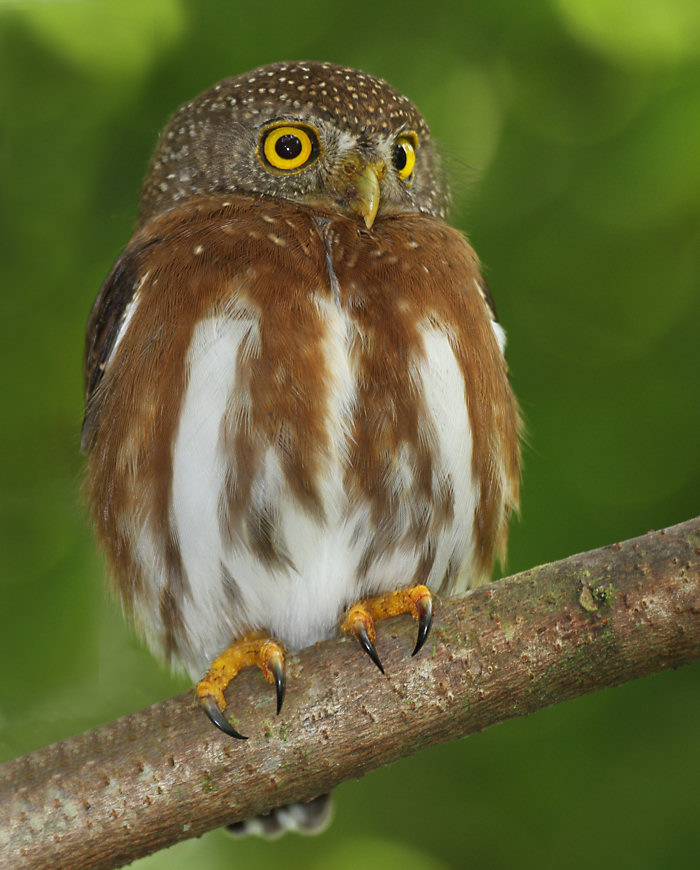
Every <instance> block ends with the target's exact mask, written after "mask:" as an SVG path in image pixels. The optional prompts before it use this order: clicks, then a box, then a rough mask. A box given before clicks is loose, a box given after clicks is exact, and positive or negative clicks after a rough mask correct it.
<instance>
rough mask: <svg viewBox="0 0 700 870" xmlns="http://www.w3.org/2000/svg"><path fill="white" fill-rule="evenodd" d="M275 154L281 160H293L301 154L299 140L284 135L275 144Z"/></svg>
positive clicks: (292, 136)
mask: <svg viewBox="0 0 700 870" xmlns="http://www.w3.org/2000/svg"><path fill="white" fill-rule="evenodd" d="M275 152H276V153H277V156H278V157H281V158H282V160H294V158H295V157H298V156H299V155H300V154H301V140H300V139H299V137H298V136H294V135H292V134H291V133H285V134H284V136H280V137H279V139H278V140H277V141H276V142H275Z"/></svg>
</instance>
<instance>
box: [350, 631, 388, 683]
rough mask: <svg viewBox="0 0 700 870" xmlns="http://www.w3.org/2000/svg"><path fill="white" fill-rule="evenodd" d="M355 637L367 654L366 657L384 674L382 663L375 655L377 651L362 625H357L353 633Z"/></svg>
mask: <svg viewBox="0 0 700 870" xmlns="http://www.w3.org/2000/svg"><path fill="white" fill-rule="evenodd" d="M353 634H354V635H355V637H356V638H357V639H358V640H359V641H360V646H361V647H362V649H363V650H364V651H365V652H366V653H367V655H368V656H369V657H370V658H371V659H372V661H373V662H374V663H375V665H376V666H377V667H378V668H379V670H380V671H381V672H382V673H384V666H383V665H382V661H381V659H380V658H379V655H378V654H377V650H376V648H375V646H374V644H373V643H372V641H371V640H370V638H369V634H368V633H367V629H366V628H365V626H364V625H359V626H358V627H357V628H356V629H355V631H354V632H353Z"/></svg>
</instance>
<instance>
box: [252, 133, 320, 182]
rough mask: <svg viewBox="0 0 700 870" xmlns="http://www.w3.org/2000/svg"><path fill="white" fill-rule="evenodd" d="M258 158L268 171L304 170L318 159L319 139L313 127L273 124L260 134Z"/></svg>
mask: <svg viewBox="0 0 700 870" xmlns="http://www.w3.org/2000/svg"><path fill="white" fill-rule="evenodd" d="M258 157H259V158H260V157H262V160H261V162H262V163H263V165H264V166H265V168H266V169H270V170H272V171H274V170H278V171H281V172H293V171H294V170H298V169H304V168H305V167H306V166H307V165H308V164H309V163H313V161H314V160H315V159H316V158H317V157H318V138H317V137H316V131H315V130H314V129H313V127H308V126H306V125H300V124H272V125H270V126H269V127H265V129H264V130H263V131H262V132H261V134H260V139H259V140H258Z"/></svg>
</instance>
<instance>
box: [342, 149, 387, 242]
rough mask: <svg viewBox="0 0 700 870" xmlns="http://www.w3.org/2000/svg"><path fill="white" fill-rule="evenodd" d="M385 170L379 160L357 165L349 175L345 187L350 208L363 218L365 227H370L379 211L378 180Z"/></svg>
mask: <svg viewBox="0 0 700 870" xmlns="http://www.w3.org/2000/svg"><path fill="white" fill-rule="evenodd" d="M385 172H386V166H385V165H384V163H383V162H382V161H380V162H378V163H366V164H365V165H364V166H360V167H358V170H357V172H355V173H353V175H352V176H351V177H350V183H349V185H348V188H347V193H348V199H349V201H350V208H351V209H352V210H353V211H354V212H355V214H357V215H359V216H360V217H361V218H364V221H365V225H366V227H367V229H371V227H372V224H373V223H374V219H375V218H376V216H377V212H378V211H379V199H380V187H379V182H380V180H381V178H382V176H383V175H384V173H385Z"/></svg>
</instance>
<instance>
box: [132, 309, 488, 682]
mask: <svg viewBox="0 0 700 870" xmlns="http://www.w3.org/2000/svg"><path fill="white" fill-rule="evenodd" d="M316 310H317V314H318V318H319V323H320V329H319V331H318V347H317V350H318V351H319V353H320V356H318V357H317V359H316V362H317V368H318V371H313V372H312V371H306V370H305V368H304V366H303V365H301V364H299V360H294V358H293V355H290V357H289V358H288V359H286V360H277V361H276V362H277V365H276V364H274V362H275V361H274V360H273V361H270V360H267V364H266V365H265V366H257V367H256V364H255V361H256V360H257V361H258V362H261V361H265V359H266V358H265V336H264V329H263V328H262V327H261V325H260V321H259V320H258V319H256V318H252V317H251V318H238V319H230V318H227V317H212V318H209V319H208V320H205V321H202V322H201V323H200V324H199V325H198V326H197V327H196V329H195V332H194V335H193V338H192V342H191V344H190V349H189V353H188V361H187V369H188V377H187V388H186V391H185V395H184V398H183V404H182V408H181V413H180V422H179V426H178V429H177V432H176V435H175V439H174V443H173V475H172V500H171V525H172V536H173V538H174V539H175V540H176V542H177V545H178V547H179V554H180V560H181V565H182V572H183V578H184V582H183V595H184V598H185V601H183V606H181V608H180V610H181V613H182V622H183V624H182V630H181V631H180V632H179V637H180V642H179V644H178V648H177V649H175V651H174V653H175V657H176V658H179V659H180V660H181V661H182V663H183V664H184V665H185V666H186V667H187V668H188V670H189V671H190V673H191V675H192V676H193V678H197V677H199V676H200V675H201V673H202V671H203V670H204V669H205V668H206V667H207V666H208V664H209V663H210V661H211V659H212V658H213V657H214V656H216V655H217V654H218V653H220V652H221V650H222V649H224V648H225V647H226V646H227V645H228V644H229V643H230V642H231V639H232V638H236V637H238V636H240V635H242V634H245V633H247V632H250V631H252V630H264V631H267V632H269V633H270V634H271V635H273V636H274V637H276V638H278V639H279V640H281V641H282V642H283V643H284V644H285V645H287V646H288V647H289V648H290V649H296V648H300V647H303V646H306V645H308V644H311V643H314V642H316V641H319V640H322V639H325V638H327V637H329V636H330V635H331V634H333V633H334V631H335V630H336V628H337V625H338V622H339V620H340V617H341V616H342V614H343V612H344V610H345V609H346V608H347V607H348V606H349V605H350V604H351V603H352V602H353V601H355V600H356V599H358V598H359V597H364V596H367V595H372V594H377V593H380V592H383V591H388V590H391V589H394V588H397V587H401V586H407V585H410V584H414V583H418V582H422V583H427V585H429V586H430V587H431V588H433V589H434V590H439V589H443V590H445V589H449V590H452V589H455V588H457V587H458V586H460V585H462V586H464V585H466V583H467V582H469V571H468V569H469V567H470V564H471V562H472V559H473V540H472V538H473V533H472V530H473V522H474V512H475V509H476V504H477V501H478V497H479V493H478V487H477V486H475V485H474V483H473V481H472V476H471V471H470V469H471V436H470V427H469V418H468V413H467V408H466V405H465V398H464V397H465V387H464V380H463V376H462V374H461V371H460V369H459V366H458V364H457V361H456V359H455V356H454V354H453V352H452V349H451V346H450V343H449V340H448V337H447V336H446V335H445V334H443V333H441V332H440V331H439V330H437V329H435V328H433V327H430V326H428V325H427V324H426V325H425V326H424V327H422V328H421V330H420V337H421V340H420V346H419V347H418V348H416V352H415V355H414V357H412V358H411V359H409V360H408V361H407V371H406V372H405V373H404V374H405V375H406V377H405V379H403V380H402V379H399V381H397V380H396V378H394V379H393V380H392V379H391V378H388V379H387V382H386V384H385V385H384V387H385V389H382V385H381V384H379V385H377V384H376V383H374V384H372V385H371V387H372V389H371V390H370V389H369V388H368V386H367V384H365V383H364V375H363V371H365V370H366V366H363V359H362V353H364V352H366V349H365V351H363V350H361V349H358V347H359V346H358V345H357V343H356V341H355V339H356V337H357V336H356V324H355V323H354V322H353V320H352V318H351V317H350V316H349V315H348V313H347V312H344V311H342V310H341V309H340V308H339V307H338V306H337V305H335V304H334V303H331V302H329V301H327V300H316ZM360 344H361V343H360ZM290 353H291V352H290ZM283 374H286V375H287V376H289V378H288V390H289V393H290V403H289V404H288V405H287V412H286V414H287V417H288V418H289V419H288V418H287V417H285V415H284V414H280V417H279V419H276V420H273V421H270V420H269V419H267V418H265V419H262V418H261V416H260V415H259V414H258V413H257V412H256V408H258V406H264V405H265V402H266V398H265V397H266V395H267V392H268V391H269V390H270V389H274V387H273V385H272V380H274V381H275V382H279V381H280V379H282V378H283ZM292 375H295V377H292ZM268 378H269V379H270V383H268ZM399 382H401V383H404V386H405V389H406V395H397V394H396V393H397V387H396V385H397V383H399ZM377 386H379V387H380V388H379V389H377ZM295 396H296V399H295ZM378 397H381V401H380V400H379V398H378ZM279 405H280V400H279V398H277V399H275V406H279ZM408 405H410V407H411V412H410V413H409V411H408V407H407V406H408ZM263 417H264V415H263ZM301 417H305V419H304V420H302V419H301ZM409 418H410V421H411V422H410V425H409V424H408V423H407V422H406V421H407V420H408V419H409ZM312 438H313V439H315V441H314V443H315V445H316V446H315V447H312V449H311V450H310V451H307V450H304V449H302V448H303V447H304V445H302V444H296V441H297V440H298V441H302V440H305V441H308V440H309V439H312ZM305 446H306V447H307V448H308V446H309V445H308V444H306V445H305ZM295 457H296V459H295ZM146 538H148V535H146ZM144 544H145V546H146V548H150V547H151V546H152V543H151V542H150V541H148V540H145V541H142V545H144ZM472 579H481V578H476V577H474V578H472Z"/></svg>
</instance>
